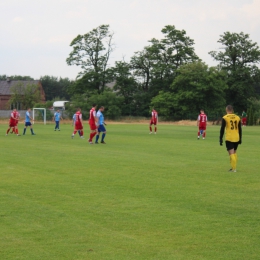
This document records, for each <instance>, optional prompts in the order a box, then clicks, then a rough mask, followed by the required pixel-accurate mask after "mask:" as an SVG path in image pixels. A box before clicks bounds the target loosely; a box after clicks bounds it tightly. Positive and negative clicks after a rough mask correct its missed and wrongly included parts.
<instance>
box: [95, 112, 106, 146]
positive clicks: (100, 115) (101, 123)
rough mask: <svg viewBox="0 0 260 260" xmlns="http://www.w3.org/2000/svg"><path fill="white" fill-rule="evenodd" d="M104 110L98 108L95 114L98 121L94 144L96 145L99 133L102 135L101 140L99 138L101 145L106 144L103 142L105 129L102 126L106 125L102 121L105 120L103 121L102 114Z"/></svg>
mask: <svg viewBox="0 0 260 260" xmlns="http://www.w3.org/2000/svg"><path fill="white" fill-rule="evenodd" d="M104 110H105V108H104V107H100V108H99V110H98V112H97V114H96V117H97V119H98V121H97V124H98V125H97V127H98V133H97V135H96V142H95V143H96V144H98V139H99V135H100V133H101V132H102V133H103V134H102V138H101V144H106V143H105V141H104V139H105V136H106V128H105V126H104V125H106V123H105V121H104V120H105V119H104V115H103V113H102V112H103V111H104Z"/></svg>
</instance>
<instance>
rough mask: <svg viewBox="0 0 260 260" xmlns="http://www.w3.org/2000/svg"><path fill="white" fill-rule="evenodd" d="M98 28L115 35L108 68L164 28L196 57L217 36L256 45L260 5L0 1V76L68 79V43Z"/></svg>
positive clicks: (229, 0) (72, 70) (250, 1)
mask: <svg viewBox="0 0 260 260" xmlns="http://www.w3.org/2000/svg"><path fill="white" fill-rule="evenodd" d="M101 24H109V25H110V29H111V30H112V31H113V32H114V33H115V36H114V42H115V43H116V50H115V51H114V52H113V54H112V59H111V61H110V65H111V66H112V65H113V63H114V61H115V60H121V59H122V57H125V60H126V61H129V59H130V57H131V56H132V55H133V54H134V52H135V51H140V50H142V48H143V47H144V46H146V45H148V40H150V39H151V38H158V39H160V38H161V37H162V34H161V29H162V28H163V27H164V26H165V25H174V26H175V27H176V29H178V30H185V31H186V33H187V36H189V37H190V38H192V39H193V40H194V41H195V51H196V54H197V55H198V56H199V57H200V58H201V59H202V60H203V61H204V62H206V63H207V64H208V65H210V66H213V65H215V63H214V61H213V60H212V58H211V57H210V55H209V54H208V52H209V51H211V50H216V49H218V48H219V47H221V46H220V45H219V44H218V43H217V41H218V39H219V36H220V35H221V34H223V32H226V31H230V32H237V33H239V32H244V33H248V34H250V38H251V39H252V40H253V41H254V42H257V43H258V44H259V45H260V0H182V1H180V0H178V1H177V0H139V1H135V0H0V75H2V74H7V75H23V76H25V75H28V76H32V77H34V78H35V79H39V78H40V77H41V76H44V75H50V76H57V77H69V78H70V79H74V78H75V77H76V76H77V74H78V72H79V71H80V68H78V67H77V66H68V65H67V63H66V58H67V57H68V55H69V53H70V51H71V50H72V48H71V47H70V46H69V45H70V43H71V41H72V40H73V39H74V38H75V37H76V36H77V35H78V34H85V33H87V32H89V31H91V30H92V29H93V28H96V27H98V26H99V25H101Z"/></svg>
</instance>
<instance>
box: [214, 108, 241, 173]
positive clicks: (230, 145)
mask: <svg viewBox="0 0 260 260" xmlns="http://www.w3.org/2000/svg"><path fill="white" fill-rule="evenodd" d="M226 112H227V114H226V115H225V116H223V118H222V125H221V128H220V137H219V142H220V145H222V144H223V135H224V132H225V129H226V138H225V139H226V147H227V151H228V154H229V156H230V164H231V169H230V170H229V171H230V172H236V171H237V170H236V168H237V147H238V145H239V144H241V143H242V128H241V120H240V118H239V116H237V115H235V114H234V111H233V107H232V106H231V105H228V106H227V107H226Z"/></svg>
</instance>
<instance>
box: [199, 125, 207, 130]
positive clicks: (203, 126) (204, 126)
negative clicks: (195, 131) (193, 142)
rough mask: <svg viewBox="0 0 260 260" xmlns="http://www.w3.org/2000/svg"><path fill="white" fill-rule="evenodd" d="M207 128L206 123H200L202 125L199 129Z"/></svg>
mask: <svg viewBox="0 0 260 260" xmlns="http://www.w3.org/2000/svg"><path fill="white" fill-rule="evenodd" d="M206 128H207V126H206V124H200V126H199V130H203V131H205V130H206Z"/></svg>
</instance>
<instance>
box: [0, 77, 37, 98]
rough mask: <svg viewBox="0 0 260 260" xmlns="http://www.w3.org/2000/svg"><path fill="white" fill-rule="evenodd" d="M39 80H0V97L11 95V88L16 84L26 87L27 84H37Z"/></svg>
mask: <svg viewBox="0 0 260 260" xmlns="http://www.w3.org/2000/svg"><path fill="white" fill-rule="evenodd" d="M39 82H40V81H39V80H10V81H7V80H0V95H11V94H12V93H11V88H12V87H13V86H15V85H17V84H23V86H24V87H26V86H27V85H29V84H37V85H38V84H39Z"/></svg>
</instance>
